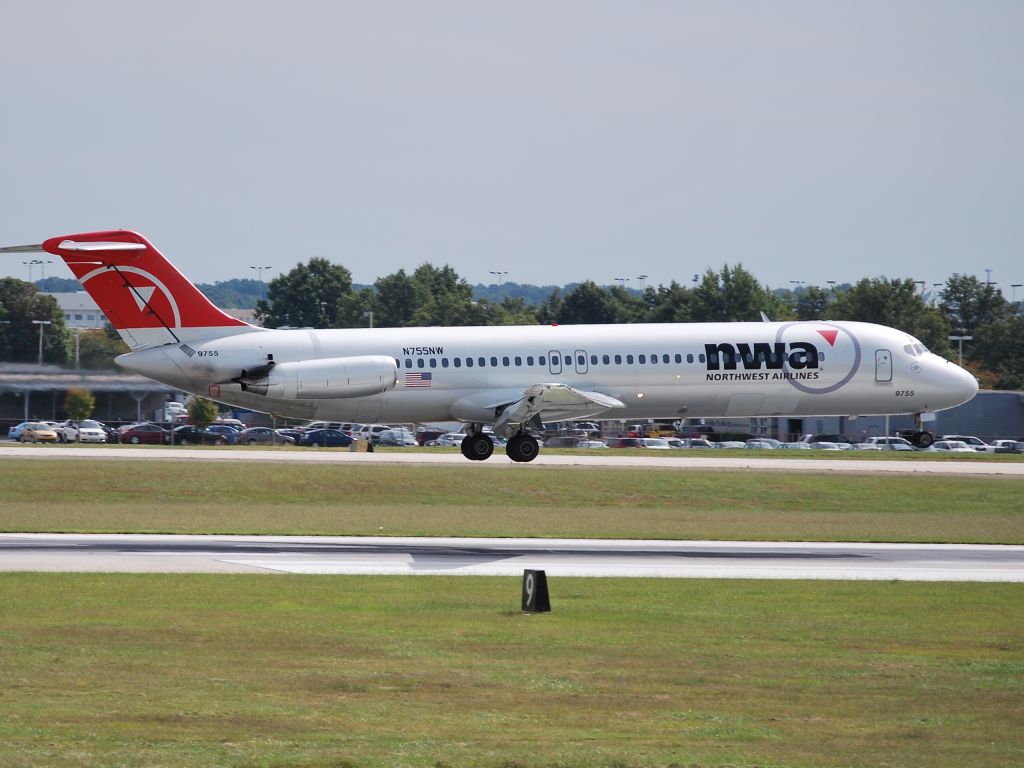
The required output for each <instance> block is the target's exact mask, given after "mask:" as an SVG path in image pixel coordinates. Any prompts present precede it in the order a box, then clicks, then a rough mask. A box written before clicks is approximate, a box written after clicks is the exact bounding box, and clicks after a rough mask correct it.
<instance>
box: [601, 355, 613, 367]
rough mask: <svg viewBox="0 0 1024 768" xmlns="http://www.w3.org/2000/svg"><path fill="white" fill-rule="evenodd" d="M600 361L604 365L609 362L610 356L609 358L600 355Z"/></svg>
mask: <svg viewBox="0 0 1024 768" xmlns="http://www.w3.org/2000/svg"><path fill="white" fill-rule="evenodd" d="M601 362H602V363H604V364H605V365H609V364H610V363H611V358H609V357H608V355H602V356H601Z"/></svg>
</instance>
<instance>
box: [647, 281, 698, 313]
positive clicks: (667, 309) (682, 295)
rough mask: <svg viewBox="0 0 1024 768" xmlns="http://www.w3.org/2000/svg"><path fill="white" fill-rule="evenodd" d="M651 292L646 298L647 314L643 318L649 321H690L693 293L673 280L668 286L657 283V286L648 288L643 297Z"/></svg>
mask: <svg viewBox="0 0 1024 768" xmlns="http://www.w3.org/2000/svg"><path fill="white" fill-rule="evenodd" d="M650 294H653V298H651V299H648V300H647V305H648V308H647V314H646V317H645V318H644V320H645V321H646V322H649V323H687V322H689V321H690V315H691V312H692V306H691V304H692V301H693V293H692V291H691V290H690V289H689V288H685V287H684V286H681V285H680V284H679V283H677V282H676V281H675V280H673V281H672V282H671V283H669V285H668V287H667V288H666V287H665V286H662V285H659V286H658V287H657V288H648V289H647V291H646V292H645V298H647V296H649V295H650Z"/></svg>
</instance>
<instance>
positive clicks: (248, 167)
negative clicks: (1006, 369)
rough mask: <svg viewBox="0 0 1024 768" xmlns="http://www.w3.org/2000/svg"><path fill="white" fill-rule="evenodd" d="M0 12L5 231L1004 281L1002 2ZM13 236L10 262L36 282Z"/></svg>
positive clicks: (1013, 15)
mask: <svg viewBox="0 0 1024 768" xmlns="http://www.w3.org/2000/svg"><path fill="white" fill-rule="evenodd" d="M3 19H4V22H3V32H2V33H0V97H2V98H0V245H20V244H24V243H38V242H41V241H42V240H43V239H45V238H47V237H51V236H55V235H64V234H71V233H76V232H85V231H91V230H101V229H111V228H125V229H132V230H136V231H138V232H140V233H142V234H144V235H145V236H146V237H147V238H149V239H150V240H151V241H152V242H153V243H154V245H156V247H157V248H159V249H160V250H161V251H162V252H163V253H164V254H165V255H166V256H168V258H170V259H171V261H173V262H174V263H175V265H176V266H177V267H178V268H179V269H180V270H181V271H182V272H183V273H184V274H185V275H187V276H188V277H190V278H191V279H192V280H194V281H195V282H213V281H217V280H226V279H231V278H237V277H255V276H256V271H255V270H253V269H251V268H250V267H253V266H269V267H271V269H269V270H267V271H264V272H263V277H264V279H265V280H269V279H271V278H272V277H273V276H274V275H276V274H278V273H280V272H287V271H288V270H290V269H292V268H293V267H294V266H295V265H296V264H299V263H304V262H306V261H308V260H309V259H310V258H311V257H313V256H321V257H325V258H328V259H330V260H332V261H334V262H337V263H340V264H343V265H345V266H346V267H347V268H348V269H349V270H350V271H351V272H352V275H353V278H354V280H355V281H356V282H357V283H372V282H373V281H374V280H375V279H376V278H377V277H380V276H383V275H386V274H389V273H392V272H395V271H397V270H399V269H405V270H406V271H411V270H413V269H415V268H416V267H417V266H418V265H420V264H422V263H424V262H430V263H432V264H434V265H437V266H440V265H443V264H449V265H451V266H452V267H453V268H454V269H455V270H456V271H457V272H458V273H459V274H460V275H461V276H462V277H464V278H465V279H466V280H468V281H469V282H470V283H492V282H497V278H496V277H495V276H494V275H492V274H491V273H492V272H502V273H506V274H503V275H502V276H501V279H502V280H504V281H513V282H520V283H534V284H564V283H569V282H578V281H582V280H594V281H596V282H597V283H599V284H604V285H614V284H616V283H615V281H616V278H620V279H622V278H624V279H626V280H628V281H629V283H628V284H629V286H630V287H639V285H640V282H641V281H640V280H639V276H640V275H646V276H647V277H646V279H645V280H644V282H645V283H646V284H647V285H657V284H665V285H667V284H668V283H669V282H671V281H673V280H675V281H678V282H680V283H683V284H690V281H691V280H692V278H693V276H694V274H697V273H703V272H704V271H706V270H707V269H709V268H710V269H712V270H715V271H718V270H719V269H721V267H722V266H723V265H725V264H728V265H731V266H735V265H740V264H741V265H743V266H744V267H745V268H746V269H747V270H749V271H750V272H752V273H753V274H754V275H755V276H756V277H757V279H758V280H760V281H761V282H762V283H764V284H766V285H767V286H769V287H771V288H780V287H792V281H799V282H803V283H807V284H817V285H825V284H826V282H827V281H829V280H836V281H838V282H839V283H843V282H855V281H856V280H859V279H861V278H864V277H888V278H907V277H909V278H912V279H914V280H919V281H924V282H925V283H926V284H928V285H930V284H932V283H936V282H942V281H943V280H945V279H946V278H947V277H948V276H949V275H951V274H953V273H961V274H964V273H966V274H974V275H976V276H978V277H979V279H982V280H985V279H990V280H991V281H992V282H994V283H996V284H997V285H998V286H999V287H1000V288H1002V290H1003V292H1004V294H1006V295H1007V297H1008V298H1009V297H1010V293H1011V289H1010V285H1011V284H1012V283H1024V206H1022V203H1024V45H1022V44H1021V40H1024V3H1021V2H1016V1H1015V0H1005V1H1002V2H999V1H996V0H976V1H974V2H962V1H961V2H945V1H943V0H885V1H884V2H882V1H878V0H859V1H857V2H843V1H842V0H836V1H834V2H825V3H823V2H818V1H817V0H813V1H809V2H791V1H787V0H780V1H779V2H767V1H764V2H758V1H756V0H747V1H745V2H730V1H729V0H709V1H708V2H688V1H687V0H679V1H678V2H657V1H655V0H649V1H645V0H640V1H639V2H630V3H627V2H600V1H599V0H593V1H589V0H562V1H559V0H547V1H545V2H535V1H534V0H522V1H520V2H517V3H514V4H513V3H506V4H498V3H480V2H468V1H467V2H458V1H454V0H435V1H434V2H430V3H415V2H389V1H387V0H374V1H373V2H349V1H347V0H338V1H336V2H331V1H328V0H322V1H321V0H293V1H292V2H289V3H269V2H264V1H263V0H253V1H251V2H244V3H243V2H235V1H234V0H224V1H223V2H216V3H210V2H192V1H190V0H185V1H181V2H174V3H140V2H137V0H129V1H125V2H112V1H111V0H92V1H91V2H89V3H75V2H70V0H69V1H68V2H34V3H29V2H13V1H12V2H9V3H5V4H4V9H3ZM23 260H24V257H22V256H20V255H7V256H0V275H14V276H16V277H20V278H22V279H27V278H28V268H27V267H25V266H24V265H23V264H22V263H21V262H22V261H23ZM45 268H46V275H47V276H63V277H70V276H71V274H70V271H69V270H67V268H66V267H64V266H63V265H61V264H59V263H58V264H51V265H45ZM986 270H989V271H987V272H986ZM39 276H40V275H39V270H38V268H36V271H35V273H34V274H33V279H38V277H39ZM1022 296H1024V289H1022V291H1021V295H1020V296H1018V298H1020V297H1022Z"/></svg>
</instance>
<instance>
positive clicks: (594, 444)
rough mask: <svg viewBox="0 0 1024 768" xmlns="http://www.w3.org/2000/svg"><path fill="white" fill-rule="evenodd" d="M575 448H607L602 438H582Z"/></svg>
mask: <svg viewBox="0 0 1024 768" xmlns="http://www.w3.org/2000/svg"><path fill="white" fill-rule="evenodd" d="M576 447H577V448H607V447H608V443H606V442H605V441H604V440H583V441H582V442H581V443H580V444H579V445H577V446H576Z"/></svg>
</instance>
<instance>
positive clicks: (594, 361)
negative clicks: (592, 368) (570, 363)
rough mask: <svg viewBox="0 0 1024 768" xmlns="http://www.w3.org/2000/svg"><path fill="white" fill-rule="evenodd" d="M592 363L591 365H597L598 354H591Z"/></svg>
mask: <svg viewBox="0 0 1024 768" xmlns="http://www.w3.org/2000/svg"><path fill="white" fill-rule="evenodd" d="M590 364H591V365H597V355H591V356H590Z"/></svg>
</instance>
